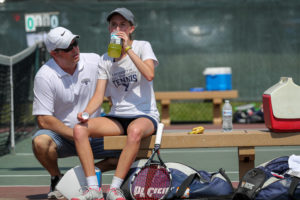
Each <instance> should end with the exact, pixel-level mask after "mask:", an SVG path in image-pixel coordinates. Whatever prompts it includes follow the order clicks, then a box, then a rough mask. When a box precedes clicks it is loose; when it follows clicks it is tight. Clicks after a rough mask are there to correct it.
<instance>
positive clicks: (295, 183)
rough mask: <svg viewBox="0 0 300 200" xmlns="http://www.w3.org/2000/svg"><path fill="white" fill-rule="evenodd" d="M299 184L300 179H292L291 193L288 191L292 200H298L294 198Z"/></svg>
mask: <svg viewBox="0 0 300 200" xmlns="http://www.w3.org/2000/svg"><path fill="white" fill-rule="evenodd" d="M299 182H300V178H299V177H295V176H293V177H292V181H291V185H290V188H289V191H288V192H289V197H290V198H291V199H292V200H296V198H295V197H294V192H295V190H296V188H297V185H298V183H299Z"/></svg>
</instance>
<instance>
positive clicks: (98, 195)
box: [71, 188, 104, 200]
mask: <svg viewBox="0 0 300 200" xmlns="http://www.w3.org/2000/svg"><path fill="white" fill-rule="evenodd" d="M71 200H104V197H103V192H102V190H101V188H99V190H96V189H94V188H88V189H87V190H86V191H84V192H83V194H82V195H80V196H79V197H74V198H72V199H71Z"/></svg>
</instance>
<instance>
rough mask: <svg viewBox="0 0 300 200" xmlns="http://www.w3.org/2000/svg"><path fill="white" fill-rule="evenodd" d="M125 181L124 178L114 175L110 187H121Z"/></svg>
mask: <svg viewBox="0 0 300 200" xmlns="http://www.w3.org/2000/svg"><path fill="white" fill-rule="evenodd" d="M123 181H124V179H121V178H119V177H116V176H114V177H113V180H112V182H111V185H110V189H111V188H120V187H121V185H122V183H123Z"/></svg>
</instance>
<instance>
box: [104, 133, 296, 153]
mask: <svg viewBox="0 0 300 200" xmlns="http://www.w3.org/2000/svg"><path fill="white" fill-rule="evenodd" d="M126 140H127V136H106V137H104V149H107V150H113V149H123V148H124V146H125V144H126ZM154 141H155V136H154V135H153V136H151V137H148V138H144V139H143V140H142V142H141V147H140V149H152V148H153V147H154ZM293 145H295V146H296V145H300V133H271V132H269V131H267V130H248V131H247V130H237V131H232V132H230V133H223V132H220V131H205V133H204V134H198V135H189V134H187V133H182V132H181V133H164V134H163V137H162V142H161V148H165V149H173V148H203V147H251V146H293Z"/></svg>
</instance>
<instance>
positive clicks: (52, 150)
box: [32, 135, 61, 176]
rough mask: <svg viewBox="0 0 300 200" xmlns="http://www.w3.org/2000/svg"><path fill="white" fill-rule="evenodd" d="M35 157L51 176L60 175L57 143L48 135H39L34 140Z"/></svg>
mask: <svg viewBox="0 0 300 200" xmlns="http://www.w3.org/2000/svg"><path fill="white" fill-rule="evenodd" d="M32 149H33V153H34V155H35V157H36V158H37V160H38V161H39V162H40V163H41V165H42V166H43V167H44V168H45V169H46V170H47V171H48V172H49V174H50V175H51V176H60V175H61V173H60V171H59V168H58V163H57V158H58V156H57V152H56V144H55V142H54V141H53V140H52V138H51V137H50V136H48V135H38V136H36V137H35V138H34V139H33V140H32Z"/></svg>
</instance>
